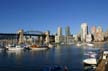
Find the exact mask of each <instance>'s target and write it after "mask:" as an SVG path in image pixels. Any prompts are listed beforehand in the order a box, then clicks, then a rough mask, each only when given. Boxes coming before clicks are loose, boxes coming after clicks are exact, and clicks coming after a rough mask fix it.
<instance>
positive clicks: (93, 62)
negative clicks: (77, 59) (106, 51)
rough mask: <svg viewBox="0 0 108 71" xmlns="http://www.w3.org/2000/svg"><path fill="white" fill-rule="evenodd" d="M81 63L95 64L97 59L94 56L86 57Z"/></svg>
mask: <svg viewBox="0 0 108 71" xmlns="http://www.w3.org/2000/svg"><path fill="white" fill-rule="evenodd" d="M83 63H84V64H86V65H96V64H97V60H96V58H88V59H85V60H83Z"/></svg>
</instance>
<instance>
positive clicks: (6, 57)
mask: <svg viewBox="0 0 108 71" xmlns="http://www.w3.org/2000/svg"><path fill="white" fill-rule="evenodd" d="M101 47H107V45H105V46H101ZM83 53H84V48H82V47H76V46H75V45H72V46H64V45H61V46H57V47H56V48H51V49H49V50H43V51H0V71H24V70H26V71H43V70H42V69H43V68H44V67H46V66H53V65H59V66H62V67H64V66H67V67H68V70H69V71H84V70H83V63H82V60H83V58H84V55H83Z"/></svg>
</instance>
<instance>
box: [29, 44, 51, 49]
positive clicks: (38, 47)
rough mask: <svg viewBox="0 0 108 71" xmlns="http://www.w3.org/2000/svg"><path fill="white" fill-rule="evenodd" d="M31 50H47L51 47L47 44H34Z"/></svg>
mask: <svg viewBox="0 0 108 71" xmlns="http://www.w3.org/2000/svg"><path fill="white" fill-rule="evenodd" d="M30 48H31V50H46V49H48V48H49V47H48V46H47V45H32V46H31V47H30Z"/></svg>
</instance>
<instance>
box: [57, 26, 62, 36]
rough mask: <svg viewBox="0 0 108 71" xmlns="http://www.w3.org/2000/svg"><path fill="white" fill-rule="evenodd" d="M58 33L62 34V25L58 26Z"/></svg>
mask: <svg viewBox="0 0 108 71" xmlns="http://www.w3.org/2000/svg"><path fill="white" fill-rule="evenodd" d="M57 35H58V36H62V28H61V27H58V30H57Z"/></svg>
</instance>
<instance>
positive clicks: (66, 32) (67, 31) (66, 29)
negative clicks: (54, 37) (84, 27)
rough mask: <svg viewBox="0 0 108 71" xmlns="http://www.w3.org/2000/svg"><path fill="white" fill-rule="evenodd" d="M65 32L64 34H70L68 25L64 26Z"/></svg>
mask: <svg viewBox="0 0 108 71" xmlns="http://www.w3.org/2000/svg"><path fill="white" fill-rule="evenodd" d="M65 34H66V36H70V35H71V32H70V27H69V26H67V27H66V28H65Z"/></svg>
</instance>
